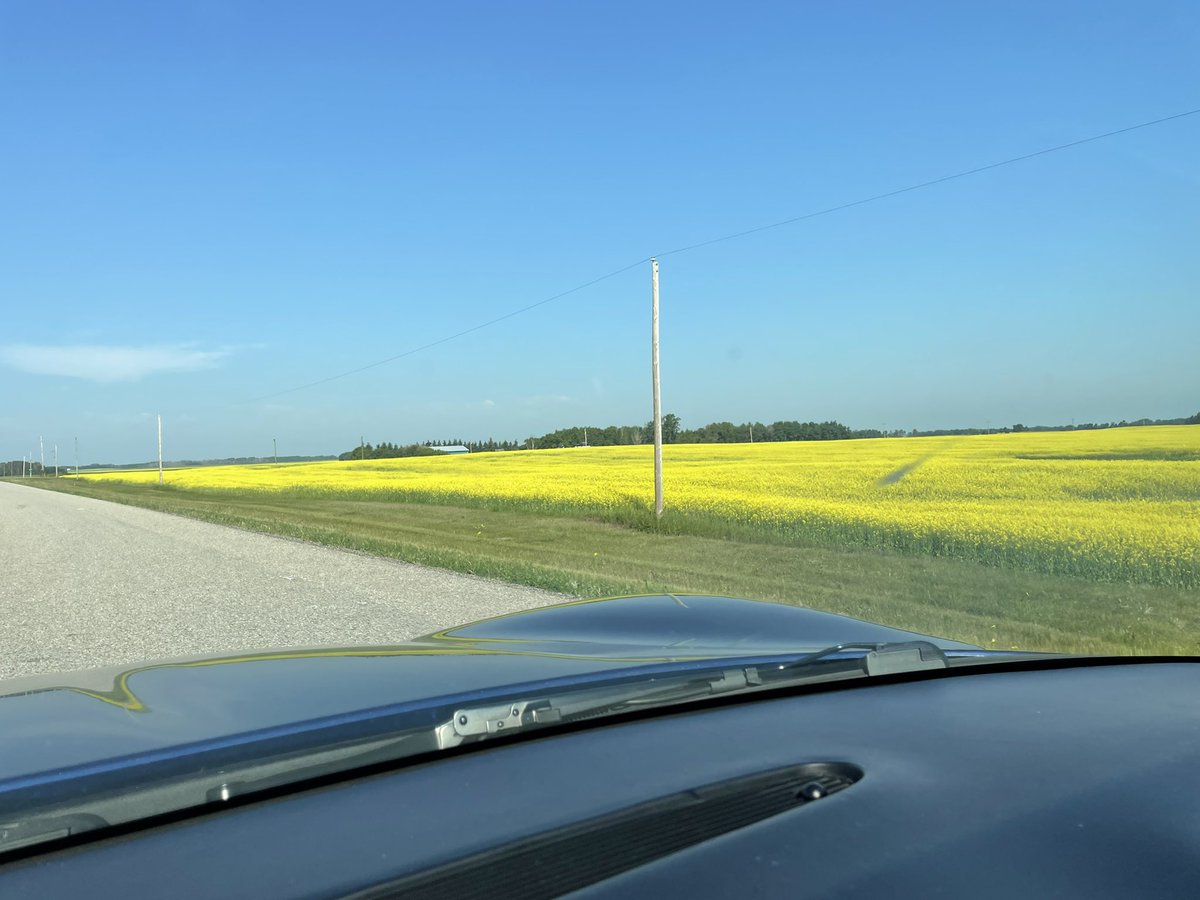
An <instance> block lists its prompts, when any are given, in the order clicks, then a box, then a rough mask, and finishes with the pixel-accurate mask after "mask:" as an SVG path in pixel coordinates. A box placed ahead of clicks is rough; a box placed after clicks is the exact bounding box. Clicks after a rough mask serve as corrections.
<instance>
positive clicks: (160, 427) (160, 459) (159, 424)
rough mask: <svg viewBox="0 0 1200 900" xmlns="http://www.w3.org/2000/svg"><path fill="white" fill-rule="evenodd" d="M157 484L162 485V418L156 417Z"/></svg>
mask: <svg viewBox="0 0 1200 900" xmlns="http://www.w3.org/2000/svg"><path fill="white" fill-rule="evenodd" d="M158 483H159V484H162V483H163V471H162V416H158Z"/></svg>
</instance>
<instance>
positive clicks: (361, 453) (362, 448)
mask: <svg viewBox="0 0 1200 900" xmlns="http://www.w3.org/2000/svg"><path fill="white" fill-rule="evenodd" d="M358 458H359V460H360V461H361V460H364V459H366V458H367V442H366V441H364V440H363V436H362V435H361V434H360V435H359V436H358Z"/></svg>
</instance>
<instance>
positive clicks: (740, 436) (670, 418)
mask: <svg viewBox="0 0 1200 900" xmlns="http://www.w3.org/2000/svg"><path fill="white" fill-rule="evenodd" d="M1137 425H1200V413H1196V415H1194V416H1189V417H1187V418H1179V419H1137V420H1135V421H1133V422H1128V421H1125V420H1121V421H1120V422H1101V423H1096V422H1086V423H1083V424H1078V425H1076V424H1074V423H1072V424H1070V425H1023V424H1021V423H1017V424H1014V425H1010V426H1004V427H1001V428H944V429H935V430H931V431H918V430H917V429H911V430H905V429H896V430H894V431H883V430H881V429H878V428H850V427H849V426H847V425H843V424H842V423H841V422H833V421H830V422H797V421H794V420H790V419H784V420H780V421H778V422H771V423H769V424H764V423H762V422H742V423H741V424H734V423H733V422H710V423H709V424H707V425H703V426H701V427H699V428H684V427H683V423H682V422H681V420H680V418H679V416H677V415H675V414H674V413H667V414H666V415H664V416H663V419H662V430H663V443H664V444H742V443H760V442H769V441H844V440H854V439H861V438H881V437H938V436H944V435H972V434H1012V433H1020V432H1023V431H1087V430H1092V429H1098V428H1127V427H1130V426H1137ZM653 441H654V423H653V422H647V423H646V424H645V425H607V426H604V427H601V428H594V427H592V426H583V425H579V426H575V427H571V428H560V429H558V430H557V431H551V432H548V433H546V434H543V435H540V436H536V437H535V436H530V437H527V438H526V439H525V440H523V441H497V440H495V439H494V438H488V439H487V440H486V441H464V440H462V439H458V440H452V441H426V442H425V443H423V444H405V445H397V444H392V443H390V442H387V441H385V442H383V443H381V444H371V443H369V442H368V443H365V444H362V445H360V446H358V447H355V448H354V449H353V450H347V451H346V452H345V453H342V454H341V455H340V456H338V459H392V458H395V457H401V456H432V455H438V454H440V453H441V452H442V451H440V450H437V449H435V448H437V447H449V446H461V447H466V448H467V449H468V450H470V451H471V452H472V453H492V452H500V451H507V450H548V449H556V448H563V447H620V446H628V445H632V444H650V443H653Z"/></svg>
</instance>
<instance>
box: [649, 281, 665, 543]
mask: <svg viewBox="0 0 1200 900" xmlns="http://www.w3.org/2000/svg"><path fill="white" fill-rule="evenodd" d="M650 306H651V311H650V376H651V380H652V381H653V382H654V516H655V518H658V519H661V518H662V514H663V482H662V402H661V398H660V397H659V389H658V260H657V259H651V260H650Z"/></svg>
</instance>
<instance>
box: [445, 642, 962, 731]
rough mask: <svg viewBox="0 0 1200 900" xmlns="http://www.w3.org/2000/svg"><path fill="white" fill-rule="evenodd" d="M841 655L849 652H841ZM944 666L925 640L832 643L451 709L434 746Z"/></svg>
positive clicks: (936, 650) (944, 661)
mask: <svg viewBox="0 0 1200 900" xmlns="http://www.w3.org/2000/svg"><path fill="white" fill-rule="evenodd" d="M855 651H862V652H861V653H855ZM847 653H851V654H853V655H850V656H845V655H844V654H847ZM949 665H950V662H949V660H948V659H947V658H946V654H945V653H943V652H942V650H941V648H939V647H938V646H937V645H935V644H933V643H931V642H929V641H907V642H892V643H881V644H834V645H833V646H831V647H825V648H824V649H821V650H818V651H816V652H814V653H808V654H805V655H804V656H801V657H799V658H798V659H796V660H793V661H791V662H785V663H776V664H771V665H746V666H738V667H731V668H724V669H717V670H715V671H709V672H703V673H701V672H690V673H687V674H683V675H665V676H654V677H652V678H649V679H646V680H642V681H638V682H634V683H632V684H629V683H626V684H619V685H608V686H605V687H602V688H594V689H590V690H579V691H569V692H565V693H563V694H558V695H553V696H545V697H534V698H521V699H514V700H512V701H510V702H507V703H496V704H489V705H488V706H480V707H471V708H464V709H457V710H455V711H454V715H453V716H452V717H451V718H450V720H449V721H447V722H444V723H442V724H441V725H439V726H438V727H437V728H436V729H435V736H436V738H437V743H438V747H439V748H441V749H447V748H449V747H456V746H458V745H459V744H462V743H464V742H466V741H477V740H482V739H485V738H491V737H499V736H500V735H504V734H511V733H513V732H514V731H520V730H522V729H529V728H534V727H541V726H546V725H554V724H558V723H562V722H572V721H578V720H580V719H585V718H592V717H595V716H601V715H609V714H612V713H616V712H623V711H626V710H631V709H638V708H644V707H649V706H660V705H665V704H672V703H682V702H686V701H689V700H696V699H700V698H703V697H712V696H716V695H718V694H726V693H731V692H737V691H743V692H744V691H751V690H758V689H765V688H774V687H782V686H784V685H794V684H802V683H806V682H814V681H828V680H835V679H844V678H866V677H873V676H878V675H893V674H897V673H902V672H919V671H923V670H926V669H945V668H947V667H949Z"/></svg>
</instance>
